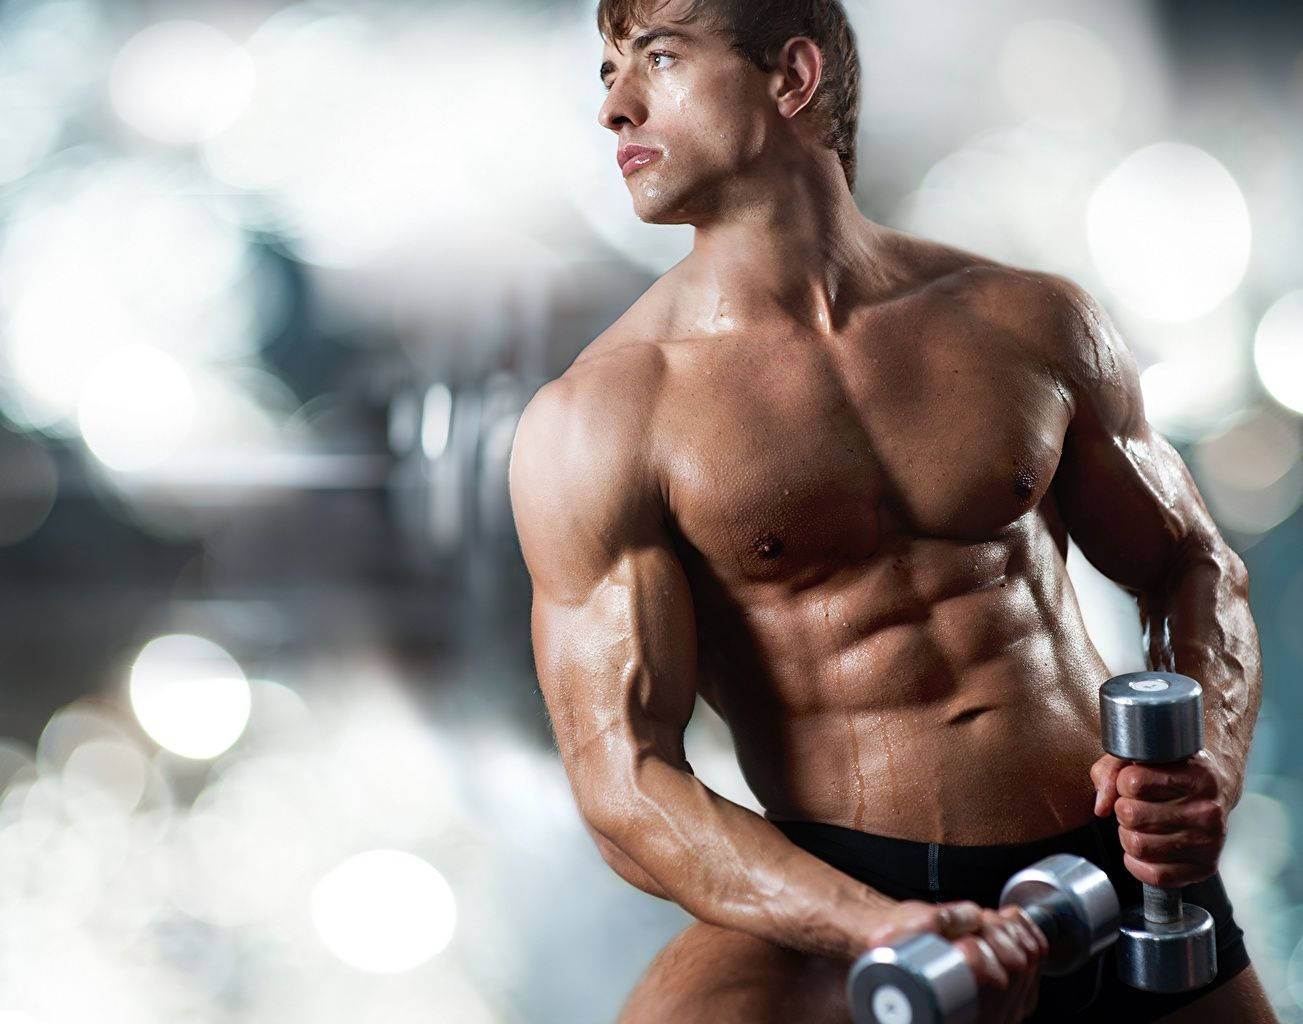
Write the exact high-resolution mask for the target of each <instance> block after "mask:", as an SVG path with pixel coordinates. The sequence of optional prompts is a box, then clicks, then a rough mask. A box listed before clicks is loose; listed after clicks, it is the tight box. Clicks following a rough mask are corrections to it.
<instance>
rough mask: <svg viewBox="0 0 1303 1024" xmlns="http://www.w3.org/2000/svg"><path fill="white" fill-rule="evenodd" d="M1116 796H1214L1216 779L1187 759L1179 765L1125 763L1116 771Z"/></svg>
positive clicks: (1151, 798) (1202, 767)
mask: <svg viewBox="0 0 1303 1024" xmlns="http://www.w3.org/2000/svg"><path fill="white" fill-rule="evenodd" d="M1116 785H1117V792H1118V796H1129V797H1133V798H1135V799H1137V800H1175V799H1179V798H1181V797H1201V796H1216V795H1217V780H1216V779H1215V778H1213V774H1212V772H1211V771H1209V770H1208V769H1207V768H1206V767H1204V766H1203V765H1201V764H1198V763H1192V762H1189V761H1186V762H1182V763H1181V764H1179V765H1167V766H1163V765H1152V764H1129V765H1127V766H1126V767H1125V768H1123V769H1122V770H1121V771H1119V772H1118V773H1117V782H1116Z"/></svg>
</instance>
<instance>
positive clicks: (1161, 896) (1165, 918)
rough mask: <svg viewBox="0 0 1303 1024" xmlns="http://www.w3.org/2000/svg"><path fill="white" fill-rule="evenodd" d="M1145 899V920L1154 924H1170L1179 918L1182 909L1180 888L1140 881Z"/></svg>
mask: <svg viewBox="0 0 1303 1024" xmlns="http://www.w3.org/2000/svg"><path fill="white" fill-rule="evenodd" d="M1141 886H1142V887H1143V889H1144V899H1145V920H1146V921H1152V922H1153V923H1154V924H1171V923H1172V922H1173V921H1179V920H1181V912H1182V909H1183V906H1182V903H1181V890H1180V889H1164V888H1162V887H1161V886H1157V885H1150V884H1149V883H1148V882H1142V883H1141Z"/></svg>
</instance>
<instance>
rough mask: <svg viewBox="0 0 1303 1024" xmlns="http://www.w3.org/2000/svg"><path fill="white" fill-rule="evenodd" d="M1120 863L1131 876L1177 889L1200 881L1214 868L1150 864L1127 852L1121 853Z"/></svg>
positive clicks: (1163, 886)
mask: <svg viewBox="0 0 1303 1024" xmlns="http://www.w3.org/2000/svg"><path fill="white" fill-rule="evenodd" d="M1122 863H1123V865H1125V867H1126V869H1127V870H1128V871H1129V872H1131V874H1132V875H1133V876H1135V877H1136V878H1137V879H1139V880H1140V881H1142V882H1145V883H1147V884H1149V885H1156V886H1158V887H1159V888H1160V889H1177V888H1180V887H1181V886H1185V885H1193V884H1194V883H1195V882H1202V881H1203V880H1204V879H1205V878H1208V877H1210V876H1211V875H1212V873H1213V870H1215V869H1214V868H1212V867H1210V866H1208V865H1206V864H1205V865H1196V864H1181V863H1168V864H1150V863H1148V862H1146V861H1142V860H1137V859H1136V858H1135V857H1133V856H1131V854H1129V853H1124V854H1123V855H1122Z"/></svg>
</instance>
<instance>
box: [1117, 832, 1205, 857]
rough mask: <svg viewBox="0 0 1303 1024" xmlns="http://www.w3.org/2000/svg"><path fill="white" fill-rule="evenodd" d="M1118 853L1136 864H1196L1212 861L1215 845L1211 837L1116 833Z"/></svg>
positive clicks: (1178, 834) (1185, 833)
mask: <svg viewBox="0 0 1303 1024" xmlns="http://www.w3.org/2000/svg"><path fill="white" fill-rule="evenodd" d="M1118 841H1119V842H1120V843H1121V844H1122V849H1123V850H1125V851H1126V852H1127V853H1129V854H1131V856H1133V857H1135V858H1136V859H1137V860H1144V861H1150V862H1160V861H1176V862H1180V863H1200V862H1202V861H1203V860H1206V859H1209V858H1212V859H1215V858H1216V855H1217V850H1218V846H1219V844H1218V843H1217V842H1216V840H1214V839H1213V838H1212V837H1211V836H1208V835H1204V834H1201V833H1194V832H1176V833H1172V834H1170V835H1152V834H1149V833H1145V832H1132V831H1131V830H1129V829H1125V828H1123V829H1118Z"/></svg>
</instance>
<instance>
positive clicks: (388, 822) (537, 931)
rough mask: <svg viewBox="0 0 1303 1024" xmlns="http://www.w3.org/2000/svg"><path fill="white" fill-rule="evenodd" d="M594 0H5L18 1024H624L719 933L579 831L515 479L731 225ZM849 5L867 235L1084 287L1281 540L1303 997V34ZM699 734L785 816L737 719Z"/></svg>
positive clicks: (1281, 629) (1119, 665) (1147, 382)
mask: <svg viewBox="0 0 1303 1024" xmlns="http://www.w3.org/2000/svg"><path fill="white" fill-rule="evenodd" d="M594 6H595V0H578V2H572V0H551V2H549V0H515V2H511V0H474V2H466V3H438V2H411V0H408V2H396V0H390V2H385V3H380V2H373V3H366V2H362V0H354V2H349V0H338V2H309V3H297V4H292V5H282V4H277V3H271V2H265V0H264V2H258V0H242V2H231V0H222V2H217V0H206V2H205V0H188V2H182V0H166V2H165V0H154V2H146V0H112V2H109V0H100V2H96V0H62V2H56V0H9V2H0V416H2V417H3V427H2V429H0V602H3V611H4V615H3V621H2V624H0V673H2V675H0V680H2V686H3V689H2V690H0V694H2V698H0V735H2V736H3V739H0V1024H89V1022H92V1021H93V1022H95V1024H120V1022H121V1024H153V1022H160V1024H162V1022H167V1024H177V1022H186V1024H210V1022H211V1024H217V1022H250V1024H254V1022H256V1024H263V1022H266V1024H271V1022H276V1024H280V1022H281V1021H286V1020H290V1021H310V1022H313V1024H333V1022H341V1024H343V1022H348V1024H416V1022H418V1021H419V1022H421V1024H429V1022H435V1021H439V1022H444V1021H446V1022H456V1024H488V1022H512V1024H514V1022H530V1024H532V1022H564V1024H598V1022H606V1021H611V1020H613V1019H614V1016H615V1014H616V1010H617V1008H618V1006H619V1005H620V1003H621V1001H622V999H623V998H624V996H625V994H626V993H627V992H628V991H629V989H630V988H631V986H632V985H633V983H634V982H635V980H636V979H637V977H638V976H639V974H640V973H641V971H642V970H643V968H644V967H645V966H646V964H647V962H648V961H649V960H650V959H651V957H652V955H653V954H654V953H655V952H656V950H658V949H659V948H660V947H661V946H662V945H664V943H665V942H666V941H668V939H669V938H670V937H671V936H672V935H673V934H675V933H676V932H677V931H678V930H680V929H681V928H682V927H684V926H685V925H686V924H687V923H688V920H689V919H688V917H687V915H686V914H684V913H683V912H682V911H681V910H679V909H678V908H677V907H674V906H672V905H670V904H667V903H664V902H662V901H659V900H656V899H654V898H652V897H650V896H647V895H644V894H642V893H640V892H638V891H637V890H635V889H632V888H631V887H629V886H628V885H626V884H625V883H624V882H622V881H621V880H620V879H619V878H617V877H616V876H615V875H614V874H613V873H612V872H611V871H610V870H609V869H608V868H607V867H606V866H605V865H604V864H603V863H602V861H601V860H600V858H599V857H598V855H597V853H596V851H595V849H594V848H593V847H592V844H591V842H590V841H589V839H588V836H587V835H586V834H585V832H584V831H583V829H582V827H581V825H580V822H579V820H578V818H577V815H576V813H575V810H574V807H573V804H572V801H571V796H570V792H569V789H568V787H567V785H566V780H565V777H564V775H563V773H562V770H561V767H560V764H559V762H558V759H557V757H556V754H555V752H554V748H553V746H552V739H551V733H550V728H549V724H548V721H547V717H546V713H545V709H544V707H543V704H542V700H541V698H540V696H539V693H538V688H537V684H536V681H535V679H534V676H533V672H532V666H531V660H530V651H529V642H528V618H527V615H528V602H529V589H528V579H527V577H526V575H525V573H524V569H523V566H522V564H521V560H520V555H519V549H518V547H517V545H516V542H515V538H514V532H513V527H512V521H511V515H510V508H509V505H508V501H507V492H506V465H507V458H508V454H509V450H510V445H511V440H512V436H513V430H514V427H515V423H516V419H517V416H518V414H519V412H520V410H521V408H522V407H523V405H524V404H525V402H526V401H527V400H528V398H529V397H530V395H531V394H532V393H533V392H534V390H535V389H536V388H537V387H538V386H539V385H540V384H541V383H542V382H543V381H545V380H546V379H548V378H549V377H552V376H555V375H557V374H559V373H560V372H561V371H562V370H563V369H564V368H565V367H566V366H567V365H568V364H569V362H570V360H571V359H572V358H573V357H574V356H575V354H576V353H577V352H578V351H579V349H580V348H581V347H582V346H583V345H585V344H586V343H587V342H588V341H590V340H591V339H592V338H593V337H595V336H596V335H597V334H598V333H600V332H601V331H602V330H603V329H604V328H605V327H606V326H608V325H609V324H610V323H611V322H612V321H613V320H614V319H615V318H616V317H617V316H618V315H619V314H620V313H621V312H623V311H624V310H625V309H626V308H627V306H628V305H629V304H630V303H631V302H632V301H633V300H634V299H635V298H636V297H637V296H638V295H639V294H640V293H641V292H642V291H643V290H644V289H645V288H646V287H647V286H648V284H649V283H650V282H651V281H652V280H653V279H654V278H655V276H656V275H657V274H659V273H660V272H662V271H664V270H665V269H667V268H668V267H669V266H670V265H671V264H672V263H674V262H675V261H677V260H678V259H679V258H680V257H681V256H682V255H683V254H684V253H685V252H686V251H687V250H688V248H689V246H690V242H691V234H690V229H689V228H666V227H648V226H646V225H643V224H640V223H639V222H638V221H636V220H635V219H634V217H633V215H632V213H631V211H630V203H629V199H628V196H627V192H626V187H625V185H624V183H623V181H622V180H621V179H620V177H619V174H618V173H617V169H616V168H615V166H614V162H613V160H612V153H613V151H614V140H613V138H611V137H610V136H609V133H607V132H605V131H604V130H603V129H601V128H600V127H599V126H598V125H597V122H596V114H597V109H598V106H599V104H600V102H601V97H602V93H601V87H600V85H599V83H598V76H597V67H598V63H599V52H600V42H599V40H598V38H597V34H596V30H595V28H594V25H593V17H592V15H593V8H594ZM847 8H848V10H849V12H850V14H851V18H852V23H853V24H854V26H855V28H856V30H857V33H858V36H859V41H860V49H861V54H862V60H863V65H864V70H865V81H864V102H863V115H862V121H861V128H860V131H861V139H860V154H861V155H860V165H861V171H860V179H859V187H858V192H857V199H858V201H859V204H860V206H861V208H862V209H863V211H864V212H865V214H866V215H868V216H869V217H871V218H873V219H875V220H877V221H879V222H881V223H885V224H888V225H891V226H893V227H897V228H901V229H904V230H908V231H912V232H915V233H918V234H922V235H926V236H928V237H932V238H936V239H939V240H943V241H946V242H950V243H952V244H956V245H960V246H963V247H966V248H970V249H973V250H975V251H978V252H982V253H985V254H987V255H990V256H993V257H996V258H998V259H1001V260H1005V261H1009V262H1012V263H1015V264H1019V265H1023V266H1031V267H1037V268H1041V269H1046V270H1053V271H1056V272H1059V273H1063V274H1067V275H1068V276H1070V277H1072V278H1073V279H1075V280H1077V281H1078V282H1080V283H1081V284H1082V285H1084V286H1085V287H1086V288H1087V289H1089V290H1090V291H1092V292H1093V293H1094V294H1095V295H1097V296H1098V297H1099V298H1100V299H1101V300H1102V301H1103V302H1104V304H1105V305H1106V306H1107V307H1108V308H1109V310H1110V311H1111V313H1112V314H1113V316H1114V318H1115V320H1116V321H1117V323H1118V325H1119V326H1120V328H1121V330H1122V332H1123V334H1124V335H1125V337H1126V338H1127V339H1128V341H1129V342H1130V344H1131V345H1132V347H1133V348H1134V350H1135V351H1136V353H1137V356H1138V358H1139V360H1140V363H1141V366H1142V368H1143V381H1142V382H1143V387H1144V392H1145V399H1146V403H1147V407H1148V411H1149V415H1150V418H1151V420H1152V421H1153V422H1154V424H1155V425H1156V426H1157V427H1159V428H1160V429H1161V430H1162V431H1163V432H1164V433H1165V434H1166V435H1167V436H1168V437H1169V438H1170V439H1171V440H1172V441H1173V442H1174V443H1175V444H1177V445H1178V447H1179V448H1180V451H1181V453H1182V455H1183V456H1184V457H1185V459H1186V461H1187V462H1188V464H1189V465H1190V467H1191V469H1192V471H1193V473H1194V476H1195V478H1196V480H1197V481H1198V484H1199V486H1200V488H1201V490H1202V492H1203V494H1204V496H1205V498H1206V500H1207V502H1208V504H1209V506H1210V507H1211V509H1212V511H1213V513H1214V515H1215V516H1216V518H1217V521H1218V523H1219V524H1220V526H1221V527H1222V529H1223V531H1224V532H1225V535H1226V536H1227V538H1228V539H1229V540H1230V541H1231V543H1232V544H1233V545H1234V547H1235V548H1236V549H1237V550H1238V551H1239V552H1240V553H1241V555H1242V556H1243V557H1244V559H1245V561H1246V562H1247V563H1248V566H1249V570H1250V573H1251V577H1252V602H1253V609H1254V613H1255V615H1256V618H1257V623H1258V627H1259V629H1260V631H1261V636H1262V642H1263V654H1264V660H1265V666H1266V685H1265V696H1264V700H1263V705H1262V715H1261V719H1260V721H1259V723H1258V728H1257V736H1256V741H1255V746H1254V750H1253V756H1252V758H1251V761H1250V777H1249V783H1248V792H1247V793H1246V795H1245V797H1244V800H1243V802H1242V804H1241V805H1240V807H1239V808H1238V809H1237V811H1236V813H1235V815H1234V816H1233V818H1232V825H1231V841H1230V844H1229V847H1228V849H1227V852H1226V856H1225V861H1224V874H1225V877H1226V881H1227V884H1228V887H1229V888H1230V889H1231V892H1232V897H1233V900H1234V902H1235V905H1236V909H1237V913H1238V917H1239V919H1240V922H1241V923H1242V924H1243V926H1244V928H1245V929H1246V931H1247V933H1248V936H1247V940H1248V945H1249V949H1250V952H1251V954H1252V956H1253V958H1254V960H1255V961H1256V963H1257V966H1258V970H1259V972H1260V973H1261V975H1262V977H1263V980H1264V982H1265V984H1266V985H1267V987H1268V989H1269V991H1270V993H1271V995H1272V998H1273V1000H1274V1001H1275V1003H1276V1005H1277V1007H1278V1008H1279V1010H1280V1013H1281V1015H1282V1018H1283V1019H1285V1020H1288V1021H1303V1010H1301V1009H1300V1005H1301V1004H1303V945H1301V944H1300V939H1301V938H1303V871H1301V870H1300V865H1299V863H1298V861H1297V860H1296V858H1295V856H1294V851H1295V850H1296V849H1298V847H1299V831H1300V827H1301V826H1303V787H1301V786H1300V775H1301V768H1303V753H1300V750H1299V748H1296V747H1294V746H1292V741H1291V739H1290V737H1291V736H1294V735H1295V733H1294V730H1295V729H1297V728H1298V727H1299V724H1300V711H1301V707H1300V705H1301V704H1303V695H1300V693H1299V689H1298V686H1297V685H1296V684H1297V679H1298V677H1299V673H1300V669H1301V668H1303V628H1300V626H1301V625H1303V623H1301V622H1300V615H1299V609H1300V607H1303V516H1301V515H1300V514H1299V511H1298V509H1299V505H1300V500H1301V499H1303V461H1301V459H1300V450H1301V439H1303V431H1301V430H1300V415H1301V414H1303V117H1301V116H1300V111H1301V109H1303V15H1301V14H1300V11H1299V8H1298V5H1297V3H1296V2H1294V0H1285V2H1281V3H1276V4H1273V3H1263V2H1248V0H1242V2H1240V3H1237V4H1233V5H1232V4H1224V3H1218V2H1216V0H1166V2H1160V0H1150V2H1138V0H1090V2H1087V0H1048V2H1047V0H1035V2H1033V0H986V2H983V3H971V2H969V0H848V2H847ZM1118 528H1119V529H1125V528H1126V524H1123V523H1120V524H1118ZM1070 570H1071V572H1072V574H1073V578H1074V580H1075V581H1076V583H1077V585H1078V587H1079V589H1080V592H1081V595H1082V601H1083V604H1084V606H1085V609H1086V613H1087V616H1088V621H1089V625H1090V628H1091V631H1092V634H1093V635H1094V637H1095V638H1096V640H1097V642H1098V645H1099V647H1100V649H1101V651H1102V653H1103V654H1104V656H1105V659H1106V660H1107V661H1108V663H1109V665H1110V667H1111V668H1112V669H1113V670H1114V671H1127V670H1131V669H1136V668H1142V667H1144V664H1143V659H1142V655H1141V652H1140V640H1139V628H1138V624H1137V622H1136V616H1135V607H1134V604H1133V603H1132V602H1131V600H1130V599H1129V598H1128V597H1127V596H1126V595H1125V594H1124V593H1122V592H1121V591H1120V590H1119V589H1118V588H1116V587H1115V586H1113V585H1112V584H1111V583H1109V582H1108V581H1106V580H1103V579H1102V578H1101V577H1100V576H1099V575H1098V574H1097V573H1095V572H1094V571H1093V570H1092V569H1091V568H1090V566H1089V565H1088V564H1086V563H1084V561H1083V560H1082V558H1081V557H1080V555H1079V553H1078V552H1076V551H1075V549H1074V550H1073V552H1072V558H1071V560H1070ZM688 755H689V759H690V760H691V762H692V764H693V766H694V768H695V769H696V771H697V773H698V775H699V776H700V777H701V778H702V779H703V780H704V781H706V782H707V783H708V784H709V785H711V786H712V787H713V788H715V789H716V790H717V791H719V792H721V793H724V794H725V795H727V796H729V797H731V798H732V799H734V800H736V801H738V802H739V803H743V804H746V805H748V806H752V807H755V806H756V805H755V802H754V800H753V798H752V797H751V795H750V794H749V793H748V791H747V789H746V787H745V784H744V783H743V782H742V780H741V778H740V776H739V773H738V771H737V768H736V766H735V765H734V763H733V761H732V757H731V746H730V742H729V738H728V734H727V730H726V729H725V728H724V727H723V725H722V723H721V722H719V720H718V719H716V718H714V717H713V716H712V715H711V714H710V713H709V712H708V711H707V709H705V708H704V707H703V706H699V707H698V710H697V714H696V715H695V717H694V719H693V722H692V725H691V726H690V728H689V736H688Z"/></svg>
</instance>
